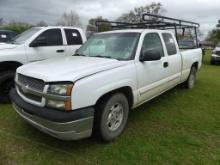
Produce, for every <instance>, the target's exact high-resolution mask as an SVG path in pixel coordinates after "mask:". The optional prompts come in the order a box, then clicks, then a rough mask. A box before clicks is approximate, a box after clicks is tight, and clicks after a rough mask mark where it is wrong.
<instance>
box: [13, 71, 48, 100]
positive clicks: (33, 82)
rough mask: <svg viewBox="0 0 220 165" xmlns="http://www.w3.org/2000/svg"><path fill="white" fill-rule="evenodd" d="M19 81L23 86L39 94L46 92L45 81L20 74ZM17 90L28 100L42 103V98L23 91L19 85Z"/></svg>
mask: <svg viewBox="0 0 220 165" xmlns="http://www.w3.org/2000/svg"><path fill="white" fill-rule="evenodd" d="M17 81H18V82H19V84H20V85H21V86H28V87H29V88H30V89H33V90H36V91H39V92H43V90H44V81H43V80H40V79H36V78H32V77H28V76H24V75H21V74H18V80H17ZM17 88H18V90H19V92H20V93H21V94H22V95H23V96H24V97H26V98H27V99H30V100H33V101H36V102H39V103H40V102H41V101H42V97H40V96H36V95H34V94H31V93H28V92H25V91H23V89H22V88H21V87H20V86H19V85H17Z"/></svg>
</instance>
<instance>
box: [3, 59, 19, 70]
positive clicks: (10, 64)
mask: <svg viewBox="0 0 220 165" xmlns="http://www.w3.org/2000/svg"><path fill="white" fill-rule="evenodd" d="M20 66H22V64H21V63H20V62H17V61H4V62H0V72H2V71H16V69H17V68H18V67H20Z"/></svg>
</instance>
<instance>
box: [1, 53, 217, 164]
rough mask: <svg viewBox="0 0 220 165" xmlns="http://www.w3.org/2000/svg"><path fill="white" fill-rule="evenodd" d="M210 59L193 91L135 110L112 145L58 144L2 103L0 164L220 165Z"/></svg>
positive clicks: (171, 93)
mask: <svg viewBox="0 0 220 165" xmlns="http://www.w3.org/2000/svg"><path fill="white" fill-rule="evenodd" d="M209 58H210V52H208V53H207V54H206V56H205V61H204V65H203V67H202V69H201V71H200V72H199V74H198V81H197V84H196V87H195V89H193V90H187V89H184V88H181V87H176V88H175V89H173V90H171V91H169V92H167V93H165V94H163V95H162V96H160V97H157V98H156V99H154V100H152V101H150V102H148V103H146V104H144V105H142V106H141V107H139V108H137V109H135V110H133V111H131V113H130V116H129V122H128V126H127V128H126V130H125V132H124V133H123V134H122V136H120V137H119V138H118V139H117V140H116V141H114V142H112V143H109V144H105V143H100V142H97V141H95V140H94V139H91V138H90V139H85V140H81V141H71V142H65V141H60V140H57V139H55V138H52V137H50V136H48V135H46V134H43V133H41V132H40V131H38V130H36V129H35V128H33V127H32V126H30V125H28V124H27V123H26V122H25V121H23V120H22V119H21V118H20V117H19V116H18V115H17V114H16V113H15V111H14V110H13V109H12V107H11V106H10V105H0V164H13V165H14V164H22V165H23V164H24V165H25V164H27V165H28V164H33V165H34V164H48V165H49V164H53V165H54V164H58V165H59V164H120V165H121V164H167V165H170V164H178V165H179V164H182V165H186V164H187V165H190V164H196V165H198V164H209V165H210V164H213V165H214V164H220V66H211V65H209Z"/></svg>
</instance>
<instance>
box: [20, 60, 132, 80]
mask: <svg viewBox="0 0 220 165" xmlns="http://www.w3.org/2000/svg"><path fill="white" fill-rule="evenodd" d="M127 63H128V61H118V60H115V59H106V58H95V57H79V56H72V57H65V58H54V59H49V60H45V61H40V62H35V63H31V64H27V65H24V66H22V67H20V68H18V70H17V72H18V73H20V74H23V75H26V76H29V77H33V78H37V79H42V80H44V81H45V82H56V81H71V82H75V81H77V80H78V79H82V78H84V77H87V76H90V75H93V74H95V73H99V72H102V71H107V70H110V69H114V68H117V67H121V66H124V65H126V64H127Z"/></svg>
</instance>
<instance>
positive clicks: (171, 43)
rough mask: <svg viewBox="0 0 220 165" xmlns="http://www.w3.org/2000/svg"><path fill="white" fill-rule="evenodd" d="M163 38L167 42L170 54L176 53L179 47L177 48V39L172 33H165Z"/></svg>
mask: <svg viewBox="0 0 220 165" xmlns="http://www.w3.org/2000/svg"><path fill="white" fill-rule="evenodd" d="M162 36H163V40H164V42H165V46H166V49H167V54H168V55H169V56H172V55H176V54H177V48H176V43H175V39H174V38H173V36H172V35H171V34H170V33H163V34H162Z"/></svg>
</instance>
